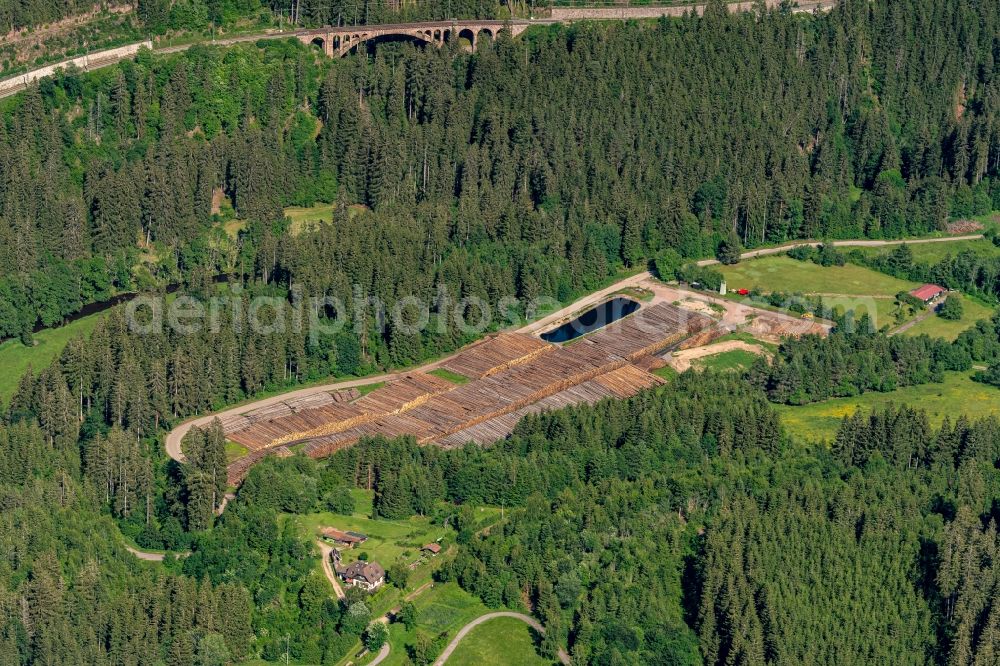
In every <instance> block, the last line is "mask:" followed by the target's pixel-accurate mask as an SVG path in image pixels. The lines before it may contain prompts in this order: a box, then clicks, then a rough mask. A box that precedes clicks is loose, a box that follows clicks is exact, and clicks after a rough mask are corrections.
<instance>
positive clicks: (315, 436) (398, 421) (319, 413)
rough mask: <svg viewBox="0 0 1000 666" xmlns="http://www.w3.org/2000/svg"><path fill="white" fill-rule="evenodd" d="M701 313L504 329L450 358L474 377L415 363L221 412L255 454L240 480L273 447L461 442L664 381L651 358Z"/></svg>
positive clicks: (314, 453)
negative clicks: (572, 332) (553, 336)
mask: <svg viewBox="0 0 1000 666" xmlns="http://www.w3.org/2000/svg"><path fill="white" fill-rule="evenodd" d="M716 323H717V322H716V320H715V319H713V318H712V317H709V316H707V315H706V314H702V313H700V312H696V311H692V310H689V309H685V308H681V307H678V306H676V305H673V304H670V303H666V302H660V303H656V304H650V305H647V306H644V307H643V308H642V309H640V310H639V311H638V312H636V313H635V314H633V315H631V316H629V317H626V318H624V319H621V320H619V321H617V322H614V323H612V324H609V325H608V326H605V327H604V328H601V329H600V330H598V331H595V332H593V333H591V334H589V335H587V336H585V337H582V338H579V339H577V340H575V341H573V343H572V344H568V345H564V346H560V345H556V344H551V343H547V342H544V341H542V340H540V339H539V338H537V337H535V336H533V335H527V334H524V333H508V332H505V333H499V334H497V335H494V336H492V337H489V338H487V339H485V340H483V341H480V342H478V343H475V344H473V345H470V346H469V347H468V348H466V349H465V350H464V351H462V352H460V353H458V354H456V355H455V356H453V357H452V358H450V359H448V360H447V361H446V362H444V363H443V364H442V365H441V368H442V369H443V370H445V371H447V372H450V373H454V374H456V375H461V376H462V377H466V378H468V380H469V381H468V382H466V383H462V384H459V383H454V382H451V381H448V380H446V379H442V378H440V377H437V376H435V375H432V374H428V373H424V372H417V371H415V372H411V373H408V374H406V375H404V376H403V377H401V378H400V379H398V380H396V381H392V382H390V383H388V384H386V385H385V386H382V387H380V388H377V389H375V390H373V391H371V392H370V393H368V394H367V395H364V396H360V394H359V392H358V391H357V389H346V390H336V391H323V390H318V391H317V392H315V393H312V394H309V395H306V396H299V397H296V398H295V399H292V400H288V401H284V402H279V403H277V404H273V405H269V406H267V407H264V408H260V409H255V410H251V411H247V412H245V413H242V414H239V415H236V416H228V417H226V418H224V419H222V427H223V430H224V432H225V434H226V437H227V439H230V440H232V441H234V442H237V443H239V444H241V445H243V446H244V447H246V448H247V450H248V454H247V455H245V456H243V457H242V458H239V459H238V460H236V461H234V462H233V463H231V464H230V466H229V474H228V476H229V482H230V483H232V484H237V483H239V482H240V481H241V480H242V479H243V477H244V476H245V475H246V473H247V471H248V470H249V469H250V467H251V466H252V465H253V464H254V463H256V462H257V461H259V460H260V459H261V458H263V457H265V456H267V455H279V456H280V455H289V454H291V453H292V451H293V447H294V450H296V451H301V452H302V453H305V454H306V455H309V456H311V457H314V458H319V457H323V456H326V455H329V454H331V453H333V452H334V451H337V450H339V449H342V448H344V447H346V446H349V445H351V444H353V443H355V442H357V441H358V440H359V439H360V438H362V437H367V436H376V435H383V436H386V437H398V436H401V435H409V436H412V437H414V438H415V439H416V440H417V441H418V442H419V443H421V444H435V445H438V446H445V447H457V446H462V445H464V444H467V443H469V442H476V443H479V444H486V443H489V442H493V441H496V440H497V439H500V438H503V437H505V436H507V435H509V434H510V433H511V432H512V431H513V429H514V426H515V425H516V424H517V422H518V421H520V420H521V419H522V418H523V417H524V416H526V415H528V414H532V413H537V412H541V411H546V410H551V409H558V408H561V407H566V406H569V405H574V404H580V403H593V402H597V401H599V400H602V399H604V398H627V397H630V396H632V395H635V394H636V393H638V392H639V391H640V390H643V389H647V388H652V387H655V386H658V385H660V384H661V383H662V382H663V380H662V379H661V378H660V377H658V376H656V375H654V374H652V373H650V372H648V371H647V370H646V369H644V368H646V367H649V363H648V359H649V358H650V357H651V356H653V355H655V354H658V353H661V352H663V351H664V350H666V349H668V348H670V347H672V346H674V345H676V344H677V343H679V342H681V341H683V340H685V339H686V338H688V337H689V336H691V335H693V334H696V333H699V332H701V331H704V330H706V329H709V328H711V327H713V326H715V324H716Z"/></svg>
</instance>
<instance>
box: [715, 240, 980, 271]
mask: <svg viewBox="0 0 1000 666" xmlns="http://www.w3.org/2000/svg"><path fill="white" fill-rule="evenodd" d="M982 238H983V235H982V234H966V235H965V236H942V237H941V238H915V239H913V240H839V241H831V242H830V245H832V246H834V247H889V246H892V245H903V244H904V243H905V244H906V245H923V244H924V243H953V242H955V241H965V240H981V239H982ZM822 244H823V243H822V242H821V241H803V242H792V243H785V244H784V245H778V246H777V247H765V248H763V249H760V250H751V251H749V252H744V253H743V254H741V255H740V261H742V260H744V259H754V258H756V257H766V256H767V255H770V254H781V253H782V252H788V251H789V250H791V249H793V248H796V247H819V246H820V245H822ZM718 263H719V260H718V259H702V260H701V261H699V262H698V265H699V266H714V265H716V264H718Z"/></svg>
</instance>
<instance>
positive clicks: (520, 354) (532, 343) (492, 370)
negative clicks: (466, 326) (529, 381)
mask: <svg viewBox="0 0 1000 666" xmlns="http://www.w3.org/2000/svg"><path fill="white" fill-rule="evenodd" d="M554 349H556V347H555V345H551V344H549V343H547V342H544V341H542V340H539V339H538V338H535V337H532V336H530V335H521V334H519V333H500V334H499V335H496V336H494V337H491V338H487V339H486V340H483V341H482V342H479V343H476V344H474V345H472V346H471V347H469V349H467V350H466V351H465V352H463V353H461V354H458V355H456V356H454V357H453V358H451V359H450V360H448V361H446V362H445V363H443V364H442V365H441V367H442V368H444V369H445V370H450V371H452V372H455V373H458V374H460V375H463V376H465V377H470V378H472V379H482V378H483V377H488V376H490V375H493V374H496V373H498V372H501V371H503V370H507V369H508V368H512V367H514V366H515V365H523V364H525V363H527V362H529V361H531V360H533V359H535V358H537V357H538V356H539V355H540V354H544V353H545V352H550V351H552V350H554Z"/></svg>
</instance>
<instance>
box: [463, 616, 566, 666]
mask: <svg viewBox="0 0 1000 666" xmlns="http://www.w3.org/2000/svg"><path fill="white" fill-rule="evenodd" d="M534 641H535V631H534V629H532V628H531V627H529V626H528V625H526V624H525V623H524V622H521V621H520V620H515V619H514V618H512V617H498V618H495V619H493V620H490V621H489V622H485V623H483V624H481V625H479V626H478V627H476V628H475V629H473V630H472V631H470V632H469V633H468V634H467V635H466V637H465V638H463V639H462V642H461V643H459V644H458V647H457V648H455V651H454V652H452V654H451V657H450V658H449V659H448V665H449V666H477V665H478V664H499V663H503V664H504V665H505V666H535V665H541V664H550V663H552V662H550V661H549V660H547V659H543V658H542V657H541V656H539V654H538V652H537V651H536V650H535V645H534Z"/></svg>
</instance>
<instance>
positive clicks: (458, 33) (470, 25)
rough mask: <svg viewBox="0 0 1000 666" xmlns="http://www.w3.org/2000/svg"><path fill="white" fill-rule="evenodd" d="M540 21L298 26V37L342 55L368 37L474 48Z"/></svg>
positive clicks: (325, 51)
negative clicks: (457, 42) (459, 42)
mask: <svg viewBox="0 0 1000 666" xmlns="http://www.w3.org/2000/svg"><path fill="white" fill-rule="evenodd" d="M535 23H538V21H509V20H508V21H498V20H481V21H425V22H421V23H396V24H382V25H363V26H348V27H330V26H327V27H324V28H316V29H314V30H299V31H297V32H295V33H294V34H295V37H296V38H297V39H298V40H299V41H300V42H302V43H303V44H314V45H315V46H318V47H319V48H321V49H322V50H323V52H324V53H326V55H328V56H330V57H331V58H334V57H342V56H344V55H347V54H348V53H350V52H351V51H352V50H354V49H356V48H357V47H358V46H360V45H361V44H364V43H366V42H369V41H387V40H398V39H412V40H415V41H418V42H422V43H424V44H433V45H434V46H441V45H443V44H445V43H446V42H450V41H452V40H458V39H465V40H466V41H467V42H468V47H469V48H471V49H472V50H475V48H476V44H478V43H479V42H481V41H482V40H483V39H488V40H491V41H492V40H493V39H495V38H496V37H497V36H498V35H499V34H500V33H501V32H505V33H508V34H510V36H511V37H516V36H518V35H520V34H521V33H522V32H524V31H525V30H527V29H528V26H529V25H533V24H535Z"/></svg>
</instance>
